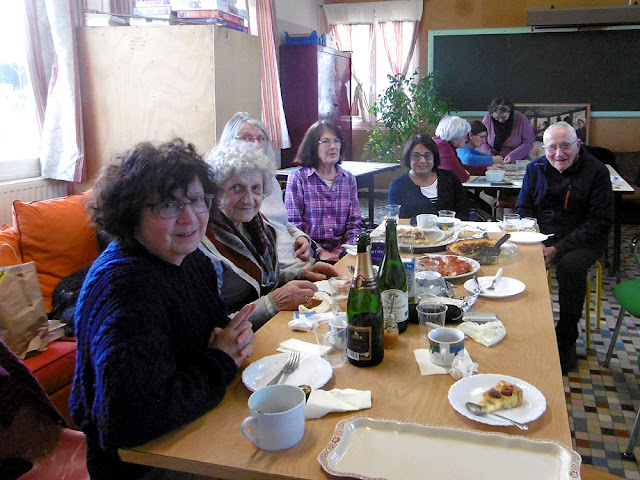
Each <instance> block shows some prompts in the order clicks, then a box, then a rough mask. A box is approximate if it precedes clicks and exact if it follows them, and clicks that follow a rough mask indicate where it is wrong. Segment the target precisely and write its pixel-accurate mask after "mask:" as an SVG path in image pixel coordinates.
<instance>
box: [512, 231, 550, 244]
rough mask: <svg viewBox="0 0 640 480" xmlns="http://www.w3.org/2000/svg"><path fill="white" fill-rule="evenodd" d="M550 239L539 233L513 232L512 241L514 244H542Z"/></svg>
mask: <svg viewBox="0 0 640 480" xmlns="http://www.w3.org/2000/svg"><path fill="white" fill-rule="evenodd" d="M547 238H549V237H548V236H547V235H545V234H544V233H538V232H512V233H511V238H510V239H509V240H511V241H512V242H514V243H540V242H544V241H545V240H546V239H547Z"/></svg>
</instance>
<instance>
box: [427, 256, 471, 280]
mask: <svg viewBox="0 0 640 480" xmlns="http://www.w3.org/2000/svg"><path fill="white" fill-rule="evenodd" d="M423 259H430V260H436V261H437V262H438V273H440V275H442V278H445V279H447V280H459V279H462V278H466V277H468V276H470V275H473V274H474V273H476V272H477V271H478V270H480V264H479V263H478V262H476V261H475V260H473V259H472V258H467V257H461V256H459V255H424V256H422V257H419V258H417V259H416V265H417V264H418V263H420V261H421V260H423Z"/></svg>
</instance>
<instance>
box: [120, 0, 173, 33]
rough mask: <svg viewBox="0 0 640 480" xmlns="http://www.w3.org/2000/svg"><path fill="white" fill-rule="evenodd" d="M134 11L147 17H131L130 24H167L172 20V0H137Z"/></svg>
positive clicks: (138, 25)
mask: <svg viewBox="0 0 640 480" xmlns="http://www.w3.org/2000/svg"><path fill="white" fill-rule="evenodd" d="M132 13H133V15H136V16H140V17H145V18H135V17H132V18H130V19H129V25H132V26H136V27H140V26H153V27H155V26H161V27H162V26H166V25H169V24H170V22H171V2H170V0H135V1H134V6H133V12H132ZM156 19H157V20H156Z"/></svg>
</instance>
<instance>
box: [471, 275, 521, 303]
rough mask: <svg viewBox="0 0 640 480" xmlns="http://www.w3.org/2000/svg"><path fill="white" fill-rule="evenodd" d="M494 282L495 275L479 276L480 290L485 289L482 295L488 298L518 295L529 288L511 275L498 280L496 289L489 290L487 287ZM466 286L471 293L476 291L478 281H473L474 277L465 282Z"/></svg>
mask: <svg viewBox="0 0 640 480" xmlns="http://www.w3.org/2000/svg"><path fill="white" fill-rule="evenodd" d="M491 282H493V276H490V277H478V283H479V284H480V290H484V292H482V293H481V294H480V296H481V297H488V298H503V297H511V296H512V295H518V294H519V293H522V292H524V290H525V289H526V288H527V287H526V286H525V284H524V283H522V282H521V281H520V280H516V279H515V278H511V277H501V278H500V280H499V281H498V285H496V288H495V289H494V290H487V287H489V285H491ZM464 288H466V289H467V291H469V292H471V293H476V282H474V281H473V278H471V279H469V280H467V281H466V282H464Z"/></svg>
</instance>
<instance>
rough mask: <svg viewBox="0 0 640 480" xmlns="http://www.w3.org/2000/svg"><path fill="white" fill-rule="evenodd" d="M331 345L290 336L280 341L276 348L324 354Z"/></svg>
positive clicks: (287, 351)
mask: <svg viewBox="0 0 640 480" xmlns="http://www.w3.org/2000/svg"><path fill="white" fill-rule="evenodd" d="M330 349H331V347H330V346H329V345H318V344H317V343H309V342H303V341H302V340H298V339H297V338H290V339H289V340H285V341H284V342H280V346H279V347H278V348H277V349H276V350H278V351H279V352H283V353H289V352H300V353H304V354H307V355H320V356H322V355H325V354H326V353H327V352H328V351H329V350H330Z"/></svg>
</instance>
